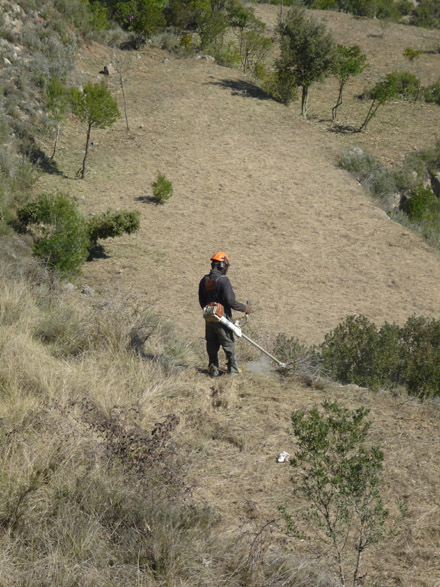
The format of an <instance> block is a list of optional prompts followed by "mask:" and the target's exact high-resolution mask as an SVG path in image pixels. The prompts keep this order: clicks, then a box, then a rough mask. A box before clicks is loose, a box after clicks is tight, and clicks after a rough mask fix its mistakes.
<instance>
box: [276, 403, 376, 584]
mask: <svg viewBox="0 0 440 587" xmlns="http://www.w3.org/2000/svg"><path fill="white" fill-rule="evenodd" d="M368 413H369V411H368V410H367V409H365V408H358V409H356V410H348V409H346V408H343V407H341V406H339V405H338V404H337V403H336V402H324V403H323V404H322V410H321V411H320V410H319V409H318V407H317V406H316V405H315V406H314V407H312V408H311V409H310V410H309V411H308V412H304V411H301V410H298V411H296V412H295V413H294V414H293V415H292V427H293V432H294V434H295V436H296V438H297V441H298V447H297V451H296V454H295V455H294V458H293V459H291V465H292V466H293V467H294V468H295V469H296V470H295V475H294V476H293V477H292V483H293V484H294V486H295V493H296V494H298V495H300V496H303V497H305V498H306V500H307V501H308V503H309V508H308V509H307V510H301V512H300V513H299V514H298V515H297V517H296V520H298V522H297V525H296V530H297V531H299V532H302V531H303V530H304V532H307V531H308V530H309V529H310V528H312V529H314V531H315V532H316V535H317V536H318V537H319V538H320V539H322V540H323V541H324V542H325V543H327V544H330V545H331V549H332V552H333V557H334V561H335V563H336V567H337V569H338V574H339V579H340V581H341V583H342V585H346V584H347V578H348V568H351V573H350V574H351V576H352V585H353V587H355V586H356V585H359V584H360V580H361V579H360V569H361V563H362V555H363V553H364V551H365V550H366V549H367V548H368V547H369V546H371V545H372V544H374V543H377V542H378V541H379V540H381V539H382V538H383V534H384V523H385V520H386V516H387V511H386V509H385V508H384V506H383V503H382V500H381V497H380V493H379V488H380V485H381V484H382V482H383V481H382V469H383V458H384V457H383V453H382V451H381V450H380V449H379V448H378V447H377V446H368V445H367V444H366V442H365V440H366V437H367V433H368V430H369V428H370V426H371V423H370V422H368V421H365V417H366V416H367V415H368ZM280 509H281V511H282V513H283V514H284V517H285V518H286V520H287V521H288V522H292V517H291V516H289V514H288V513H287V510H286V509H285V508H280ZM298 524H300V526H301V527H300V526H298ZM349 545H353V546H354V551H351V552H350V551H349Z"/></svg>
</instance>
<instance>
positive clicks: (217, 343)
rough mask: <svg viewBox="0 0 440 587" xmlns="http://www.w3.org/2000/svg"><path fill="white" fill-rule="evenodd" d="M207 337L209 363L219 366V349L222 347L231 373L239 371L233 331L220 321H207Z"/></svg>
mask: <svg viewBox="0 0 440 587" xmlns="http://www.w3.org/2000/svg"><path fill="white" fill-rule="evenodd" d="M205 338H206V350H207V351H208V357H209V364H210V365H215V366H216V367H218V351H219V350H220V347H222V348H223V350H224V352H225V355H226V359H227V361H228V371H229V373H238V372H239V371H238V365H237V357H236V356H235V343H234V335H233V333H232V331H231V330H229V329H228V328H226V327H225V326H223V324H220V323H219V322H206V330H205Z"/></svg>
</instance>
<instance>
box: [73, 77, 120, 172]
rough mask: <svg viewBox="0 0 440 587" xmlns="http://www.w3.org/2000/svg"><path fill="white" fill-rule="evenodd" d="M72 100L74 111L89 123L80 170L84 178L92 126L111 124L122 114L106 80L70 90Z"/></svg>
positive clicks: (102, 126) (98, 126) (103, 126)
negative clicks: (80, 88)
mask: <svg viewBox="0 0 440 587" xmlns="http://www.w3.org/2000/svg"><path fill="white" fill-rule="evenodd" d="M70 102H71V106H72V111H73V113H74V114H76V116H78V118H79V119H80V120H81V121H82V122H85V123H86V124H87V138H86V145H85V149H84V159H83V165H82V169H81V171H80V175H81V179H84V178H85V176H86V172H87V157H88V153H89V144H90V136H91V130H92V128H93V127H97V128H105V127H107V126H111V125H112V124H113V123H114V122H115V121H116V120H117V119H118V118H119V117H120V116H121V115H120V112H119V109H118V104H117V102H116V100H115V98H113V96H112V95H111V93H110V90H109V89H108V87H107V84H106V83H105V82H104V81H102V82H100V83H99V84H98V83H97V84H92V82H87V83H86V85H85V86H84V88H83V89H82V90H79V89H77V88H72V89H71V90H70Z"/></svg>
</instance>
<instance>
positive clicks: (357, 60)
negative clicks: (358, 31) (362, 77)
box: [331, 45, 367, 120]
mask: <svg viewBox="0 0 440 587" xmlns="http://www.w3.org/2000/svg"><path fill="white" fill-rule="evenodd" d="M366 66H367V56H366V55H365V54H364V53H362V51H361V49H360V47H359V46H358V45H353V46H352V47H346V46H345V45H337V46H336V50H335V56H334V60H333V63H332V65H331V72H332V74H333V75H334V76H335V77H336V78H337V80H338V83H339V94H338V99H337V101H336V104H335V105H334V106H333V108H332V117H333V120H336V118H337V110H338V108H339V107H340V106H341V104H342V92H343V90H344V87H345V84H346V83H347V81H348V80H349V79H350V78H351V77H354V76H356V75H359V74H361V73H362V72H363V71H364V69H365V68H366Z"/></svg>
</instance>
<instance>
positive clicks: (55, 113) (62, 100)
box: [46, 77, 69, 159]
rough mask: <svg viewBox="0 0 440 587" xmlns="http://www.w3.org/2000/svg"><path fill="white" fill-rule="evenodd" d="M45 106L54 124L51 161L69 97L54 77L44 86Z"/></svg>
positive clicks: (61, 84) (64, 88)
mask: <svg viewBox="0 0 440 587" xmlns="http://www.w3.org/2000/svg"><path fill="white" fill-rule="evenodd" d="M46 104H47V109H48V111H49V114H50V116H51V118H52V120H53V121H54V122H55V127H56V134H55V141H54V145H53V150H52V155H51V156H50V158H51V159H54V158H55V155H56V152H57V144H58V138H59V136H60V125H61V123H62V121H63V120H64V117H65V115H66V111H67V108H68V105H69V96H68V93H67V90H66V87H65V86H64V84H63V83H62V82H61V81H60V80H59V79H58V78H56V77H53V78H52V79H51V80H50V81H49V83H48V84H47V86H46Z"/></svg>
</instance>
